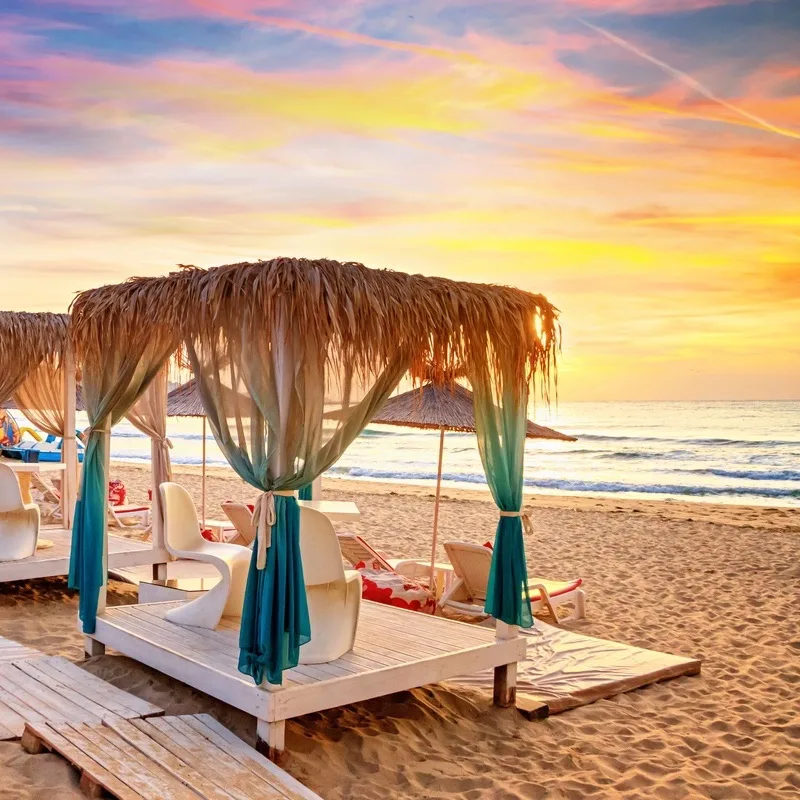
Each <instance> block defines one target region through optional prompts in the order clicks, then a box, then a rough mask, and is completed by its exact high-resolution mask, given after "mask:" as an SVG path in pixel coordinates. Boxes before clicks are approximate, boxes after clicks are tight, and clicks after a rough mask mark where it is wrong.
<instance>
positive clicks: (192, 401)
mask: <svg viewBox="0 0 800 800" xmlns="http://www.w3.org/2000/svg"><path fill="white" fill-rule="evenodd" d="M205 415H206V412H205V409H204V408H203V402H202V400H201V399H200V392H199V391H198V390H197V382H196V381H195V379H194V378H192V379H191V380H190V381H186V383H183V384H181V385H180V386H178V387H177V388H176V389H173V390H172V391H171V392H170V393H169V394H168V395H167V416H168V417H204V416H205Z"/></svg>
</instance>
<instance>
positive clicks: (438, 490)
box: [430, 428, 444, 589]
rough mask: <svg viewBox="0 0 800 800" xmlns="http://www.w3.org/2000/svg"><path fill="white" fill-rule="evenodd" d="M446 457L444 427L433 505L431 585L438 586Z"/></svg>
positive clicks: (440, 441) (441, 434) (440, 434)
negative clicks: (438, 557) (439, 538)
mask: <svg viewBox="0 0 800 800" xmlns="http://www.w3.org/2000/svg"><path fill="white" fill-rule="evenodd" d="M443 457H444V428H441V429H440V431H439V469H438V471H437V473H436V500H435V501H434V505H433V544H432V545H431V574H430V587H431V589H433V588H434V587H435V586H436V582H435V577H436V537H437V535H438V533H439V496H440V495H441V493H442V459H443Z"/></svg>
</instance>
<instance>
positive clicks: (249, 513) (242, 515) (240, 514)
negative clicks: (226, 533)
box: [222, 501, 256, 547]
mask: <svg viewBox="0 0 800 800" xmlns="http://www.w3.org/2000/svg"><path fill="white" fill-rule="evenodd" d="M222 510H223V511H224V512H225V516H226V517H227V518H228V519H229V520H230V521H231V523H232V524H233V527H234V528H236V531H237V534H238V535H237V536H236V538H234V539H231V540H230V541H231V542H232V543H233V544H242V545H244V546H245V547H249V546H250V545H251V544H252V543H253V541H254V540H255V538H256V528H255V525H253V509H252V508H251V507H250V506H248V505H247V504H246V503H234V502H231V501H228V502H225V503H223V504H222Z"/></svg>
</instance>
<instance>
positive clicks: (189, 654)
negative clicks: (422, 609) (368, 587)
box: [92, 602, 526, 753]
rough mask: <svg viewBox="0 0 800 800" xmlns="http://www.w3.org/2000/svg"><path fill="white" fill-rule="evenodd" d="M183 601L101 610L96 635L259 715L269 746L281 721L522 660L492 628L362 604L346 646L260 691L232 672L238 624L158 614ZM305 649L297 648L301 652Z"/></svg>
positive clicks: (519, 647) (278, 740) (515, 645)
mask: <svg viewBox="0 0 800 800" xmlns="http://www.w3.org/2000/svg"><path fill="white" fill-rule="evenodd" d="M178 605H180V602H168V603H150V604H145V605H126V606H115V607H113V608H107V609H106V610H105V612H104V613H103V614H102V615H101V616H99V617H98V618H97V629H96V632H95V634H94V635H93V637H92V638H93V639H95V640H96V641H97V642H100V643H102V644H103V645H107V646H109V647H113V648H114V649H115V650H118V651H119V652H121V653H124V654H125V655H127V656H130V657H131V658H134V659H136V660H137V661H140V662H141V663H143V664H147V665H148V666H150V667H153V668H154V669H157V670H159V671H160V672H163V673H165V674H166V675H170V676H171V677H173V678H177V679H178V680H180V681H183V682H184V683H186V684H188V685H189V686H193V687H194V688H196V689H199V690H200V691H202V692H205V693H206V694H208V695H211V696H212V697H216V698H217V699H219V700H222V701H223V702H225V703H228V704H229V705H232V706H234V707H236V708H239V709H241V710H243V711H246V712H248V713H249V714H252V715H253V716H255V717H256V719H257V720H258V732H259V738H260V739H261V740H262V741H263V742H264V743H266V748H267V749H268V751H269V752H272V753H274V752H276V751H280V750H282V749H283V731H284V722H285V720H287V719H291V718H292V717H297V716H300V715H302V714H310V713H312V712H315V711H322V710H324V709H326V708H335V707H337V706H343V705H347V704H349V703H355V702H358V701H361V700H367V699H370V698H373V697H381V696H383V695H386V694H391V693H392V692H399V691H403V690H406V689H413V688H416V687H418V686H425V685H426V684H429V683H437V682H438V681H441V680H445V679H447V678H451V677H454V676H456V675H465V674H470V673H472V672H479V671H480V670H484V669H488V668H490V667H502V666H503V665H506V664H513V663H514V662H517V661H520V660H522V659H523V658H524V657H525V647H526V642H525V640H524V639H523V638H522V637H517V638H509V639H497V638H495V632H494V631H493V630H487V629H486V628H480V627H478V626H475V625H468V624H465V623H461V622H452V621H450V620H446V619H442V618H441V617H433V616H429V615H427V614H419V613H415V612H413V611H403V610H400V609H398V608H393V607H392V606H387V605H380V604H377V603H370V602H363V603H362V604H361V615H360V618H359V624H358V632H357V634H356V642H355V645H354V647H353V649H352V650H351V651H350V652H349V653H346V654H345V655H344V656H342V657H341V658H338V659H336V660H335V661H331V662H328V663H325V664H314V665H303V664H301V665H300V666H297V667H295V668H294V669H290V670H287V671H286V672H285V673H284V683H283V685H282V686H281V687H280V688H277V689H275V690H271V691H267V690H265V689H264V688H261V687H258V686H256V685H254V684H253V681H252V679H251V678H249V677H248V676H246V675H243V674H242V673H241V672H239V670H238V659H239V627H238V622H237V621H233V620H230V619H225V618H223V620H222V622H221V623H220V625H219V626H218V627H217V629H216V630H208V629H204V628H194V627H189V626H183V625H176V624H175V623H171V622H169V621H167V620H166V619H165V618H164V617H165V614H166V613H167V611H169V610H170V609H171V608H175V607H176V606H178ZM301 655H302V651H301Z"/></svg>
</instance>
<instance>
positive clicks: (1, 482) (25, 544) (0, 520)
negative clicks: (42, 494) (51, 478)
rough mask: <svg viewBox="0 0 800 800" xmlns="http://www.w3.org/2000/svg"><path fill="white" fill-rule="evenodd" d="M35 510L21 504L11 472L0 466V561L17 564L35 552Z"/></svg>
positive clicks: (17, 488)
mask: <svg viewBox="0 0 800 800" xmlns="http://www.w3.org/2000/svg"><path fill="white" fill-rule="evenodd" d="M38 541H39V506H37V505H36V503H23V502H22V492H21V491H20V488H19V481H18V480H17V476H16V475H15V474H14V470H12V469H11V467H9V466H7V465H6V464H0V561H18V560H19V559H21V558H29V557H30V556H32V555H33V554H34V553H35V552H36V544H37V542H38Z"/></svg>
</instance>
